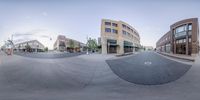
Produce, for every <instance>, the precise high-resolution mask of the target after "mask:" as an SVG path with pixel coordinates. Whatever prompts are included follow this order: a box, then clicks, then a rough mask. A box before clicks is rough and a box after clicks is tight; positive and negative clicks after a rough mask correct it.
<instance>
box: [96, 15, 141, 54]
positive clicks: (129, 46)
mask: <svg viewBox="0 0 200 100" xmlns="http://www.w3.org/2000/svg"><path fill="white" fill-rule="evenodd" d="M100 40H101V43H100V45H101V52H102V54H108V53H117V54H123V53H127V52H133V51H137V50H138V49H139V47H140V36H139V33H138V32H137V31H136V30H135V29H134V28H133V27H132V26H130V25H129V24H127V23H125V22H123V21H114V20H109V19H102V21H101V39H100Z"/></svg>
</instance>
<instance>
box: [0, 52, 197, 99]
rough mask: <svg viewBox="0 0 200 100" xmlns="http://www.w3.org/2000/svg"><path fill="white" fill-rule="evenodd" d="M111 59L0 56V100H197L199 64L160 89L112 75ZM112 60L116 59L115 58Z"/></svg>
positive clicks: (103, 56)
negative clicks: (108, 61) (108, 62)
mask: <svg viewBox="0 0 200 100" xmlns="http://www.w3.org/2000/svg"><path fill="white" fill-rule="evenodd" d="M113 57H114V56H112V55H99V54H90V55H80V56H74V57H65V58H59V59H37V58H31V57H23V56H17V55H14V56H6V55H4V54H1V53H0V100H133V99H134V100H199V98H200V96H199V93H200V85H199V84H200V78H199V77H200V74H199V72H200V67H199V63H198V62H200V59H199V60H198V62H195V64H194V65H193V66H192V67H191V69H190V70H189V71H188V72H187V73H186V74H185V75H183V76H182V77H181V78H180V79H178V80H176V81H173V82H170V83H168V84H163V85H137V84H134V83H131V82H128V81H125V80H123V79H122V78H120V77H118V76H117V75H116V74H114V73H113V72H112V70H111V69H110V67H109V66H108V64H107V63H106V62H105V60H107V59H113ZM114 58H115V57H114Z"/></svg>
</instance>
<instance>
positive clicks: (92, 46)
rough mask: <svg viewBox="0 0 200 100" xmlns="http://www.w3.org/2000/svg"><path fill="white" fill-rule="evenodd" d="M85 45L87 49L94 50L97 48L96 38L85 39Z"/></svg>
mask: <svg viewBox="0 0 200 100" xmlns="http://www.w3.org/2000/svg"><path fill="white" fill-rule="evenodd" d="M87 46H88V49H89V51H92V52H94V51H96V50H97V48H98V45H97V41H96V39H92V38H89V39H88V41H87Z"/></svg>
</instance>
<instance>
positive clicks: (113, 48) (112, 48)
mask: <svg viewBox="0 0 200 100" xmlns="http://www.w3.org/2000/svg"><path fill="white" fill-rule="evenodd" d="M108 53H117V46H108Z"/></svg>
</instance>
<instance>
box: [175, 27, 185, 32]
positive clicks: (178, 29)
mask: <svg viewBox="0 0 200 100" xmlns="http://www.w3.org/2000/svg"><path fill="white" fill-rule="evenodd" d="M183 31H186V25H184V26H180V27H177V28H176V33H180V32H183Z"/></svg>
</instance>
